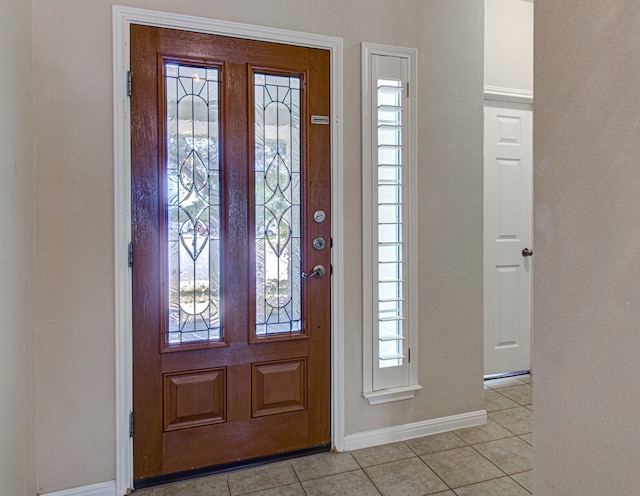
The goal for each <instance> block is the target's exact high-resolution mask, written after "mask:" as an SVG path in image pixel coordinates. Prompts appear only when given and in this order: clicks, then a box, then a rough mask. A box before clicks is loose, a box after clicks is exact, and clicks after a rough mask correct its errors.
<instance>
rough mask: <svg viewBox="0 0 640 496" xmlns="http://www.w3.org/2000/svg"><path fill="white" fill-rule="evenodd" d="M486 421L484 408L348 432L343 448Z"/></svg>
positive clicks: (369, 444) (396, 439) (398, 439)
mask: <svg viewBox="0 0 640 496" xmlns="http://www.w3.org/2000/svg"><path fill="white" fill-rule="evenodd" d="M486 423H487V412H486V410H478V411H476V412H468V413H462V414H460V415H451V416H450V417H440V418H436V419H431V420H423V421H421V422H414V423H412V424H404V425H397V426H394V427H385V428H383V429H374V430H372V431H366V432H357V433H355V434H348V435H346V436H345V438H344V449H345V450H346V451H352V450H357V449H362V448H370V447H372V446H378V445H381V444H387V443H396V442H398V441H406V440H407V439H413V438H415V437H422V436H429V435H432V434H439V433H441V432H447V431H453V430H455V429H462V428H465V427H475V426H476V425H483V424H486Z"/></svg>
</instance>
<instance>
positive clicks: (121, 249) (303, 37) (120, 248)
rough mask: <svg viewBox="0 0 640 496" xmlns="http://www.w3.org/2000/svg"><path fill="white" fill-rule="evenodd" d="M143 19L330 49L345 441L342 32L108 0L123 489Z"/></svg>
mask: <svg viewBox="0 0 640 496" xmlns="http://www.w3.org/2000/svg"><path fill="white" fill-rule="evenodd" d="M131 24H142V25H147V26H156V27H166V28H173V29H182V30H185V31H195V32H201V33H209V34H217V35H224V36H231V37H237V38H246V39H253V40H261V41H270V42H275V43H284V44H289V45H299V46H305V47H312V48H321V49H326V50H329V51H330V54H331V55H330V60H331V62H330V64H331V113H332V115H331V122H332V124H333V125H332V126H331V198H332V200H331V202H332V204H331V208H332V224H331V235H332V237H333V248H332V250H331V254H332V260H331V261H332V265H333V269H334V271H333V276H332V280H331V295H332V298H331V299H332V302H331V343H332V344H331V433H332V443H333V446H334V447H335V448H336V449H338V450H339V451H342V450H343V449H344V421H345V419H344V415H345V413H344V352H343V349H344V346H343V343H344V279H343V270H342V266H343V246H342V239H343V236H342V230H343V217H342V216H343V189H342V177H343V165H342V153H343V136H342V95H343V89H342V84H343V79H342V78H343V73H342V58H343V47H342V38H335V37H330V36H322V35H315V34H307V33H301V32H297V31H288V30H283V29H276V28H269V27H263V26H254V25H250V24H240V23H235V22H227V21H219V20H214V19H207V18H201V17H192V16H185V15H179V14H173V13H167V12H157V11H152V10H144V9H136V8H130V7H121V6H117V5H115V6H113V141H114V237H115V245H114V262H115V351H116V356H115V368H116V377H115V380H116V425H115V428H116V486H117V494H118V495H123V494H125V493H126V491H127V489H128V488H130V487H132V483H133V442H132V440H131V438H130V437H129V414H130V412H131V410H132V408H133V375H132V370H133V358H132V337H133V332H132V318H131V316H132V299H131V297H132V289H131V270H130V269H129V265H128V246H129V242H130V241H131V129H130V122H131V121H130V106H129V98H128V95H127V73H128V71H129V67H130V63H129V59H130V53H129V49H130V39H129V38H130V29H129V28H130V26H131Z"/></svg>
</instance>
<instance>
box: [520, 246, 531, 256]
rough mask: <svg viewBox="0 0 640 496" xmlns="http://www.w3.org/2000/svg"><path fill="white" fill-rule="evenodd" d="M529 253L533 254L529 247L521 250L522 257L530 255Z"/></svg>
mask: <svg viewBox="0 0 640 496" xmlns="http://www.w3.org/2000/svg"><path fill="white" fill-rule="evenodd" d="M531 255H533V250H530V249H529V248H524V249H523V250H522V256H523V257H530V256H531Z"/></svg>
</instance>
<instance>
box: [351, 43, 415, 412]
mask: <svg viewBox="0 0 640 496" xmlns="http://www.w3.org/2000/svg"><path fill="white" fill-rule="evenodd" d="M374 55H380V56H390V57H399V58H404V59H407V60H408V63H409V64H408V65H409V74H408V77H409V80H408V83H409V86H408V91H409V92H410V93H409V100H408V103H407V112H408V116H407V120H406V122H407V126H408V132H405V133H404V137H403V140H404V139H406V140H407V143H406V147H407V151H408V154H407V155H408V157H407V164H406V166H404V169H405V170H406V174H404V175H403V179H404V178H406V181H407V188H406V189H405V190H404V191H405V193H406V194H407V196H408V198H407V202H406V204H407V207H408V212H406V220H404V222H406V223H407V227H408V239H407V243H406V248H407V256H406V263H407V264H408V267H409V270H408V271H407V278H406V285H405V288H406V290H407V291H406V294H404V295H403V296H404V297H405V303H404V305H405V306H406V308H407V310H406V313H405V318H406V320H405V323H406V336H405V338H406V339H407V340H408V345H409V346H408V347H409V350H410V354H409V357H407V362H408V363H407V364H406V367H408V384H407V383H404V384H400V383H398V384H397V385H396V386H393V387H388V388H385V389H377V390H376V389H374V367H378V357H377V356H374V353H375V351H374V350H375V349H376V348H377V347H376V346H375V344H374V342H376V341H377V340H378V326H377V317H375V316H374V310H375V313H376V314H377V305H378V302H377V297H376V295H377V291H375V288H374V284H377V277H375V278H374V275H375V274H377V256H376V253H377V250H378V235H377V232H378V229H377V228H378V225H377V215H375V214H374V213H373V212H374V208H377V205H374V196H375V195H374V193H373V188H376V187H377V174H374V167H375V166H376V165H377V164H374V163H373V161H374V152H373V150H374V140H375V146H377V137H376V136H374V129H375V128H376V127H377V117H376V122H375V123H374V122H373V118H374V116H377V112H376V114H374V113H373V109H372V94H371V88H372V84H371V81H372V77H373V75H372V56H374ZM416 61H417V50H415V49H413V48H400V47H392V46H387V45H379V44H374V43H362V195H363V213H362V217H363V219H362V221H363V265H362V269H363V396H364V397H365V398H366V399H367V400H368V401H369V404H371V405H377V404H382V403H388V402H392V401H400V400H406V399H411V398H413V397H414V395H415V393H416V391H418V390H420V389H422V386H420V384H418V354H419V353H418V312H417V307H418V302H417V295H418V281H417V260H418V257H417V91H416V88H417V64H416ZM403 144H404V143H403ZM403 182H404V181H403ZM404 222H403V223H404Z"/></svg>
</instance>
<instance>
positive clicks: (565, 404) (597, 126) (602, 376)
mask: <svg viewBox="0 0 640 496" xmlns="http://www.w3.org/2000/svg"><path fill="white" fill-rule="evenodd" d="M535 23H536V28H535V40H536V42H535V53H536V55H535V75H536V82H535V119H534V127H535V131H534V143H535V149H534V157H535V166H534V170H535V240H536V242H535V249H534V251H535V270H534V302H535V305H534V335H535V337H534V341H533V342H534V356H535V360H536V373H535V378H536V380H535V384H534V397H535V403H536V407H535V410H534V414H533V415H534V433H535V436H534V452H535V460H534V465H535V475H534V488H535V494H536V496H556V495H559V494H567V495H568V494H572V495H573V494H581V495H586V496H600V495H602V494H638V488H640V471H638V467H640V422H639V421H638V411H639V410H640V384H639V383H638V377H639V374H638V370H639V366H640V365H639V364H640V324H639V322H640V282H639V281H640V264H639V263H638V260H639V257H640V194H639V185H640V167H639V157H640V99H639V98H638V93H639V91H638V90H639V81H640V56H639V48H640V30H638V25H640V4H638V2H637V1H636V0H619V1H608V2H584V1H582V0H564V1H562V2H557V1H552V0H536V1H535Z"/></svg>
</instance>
